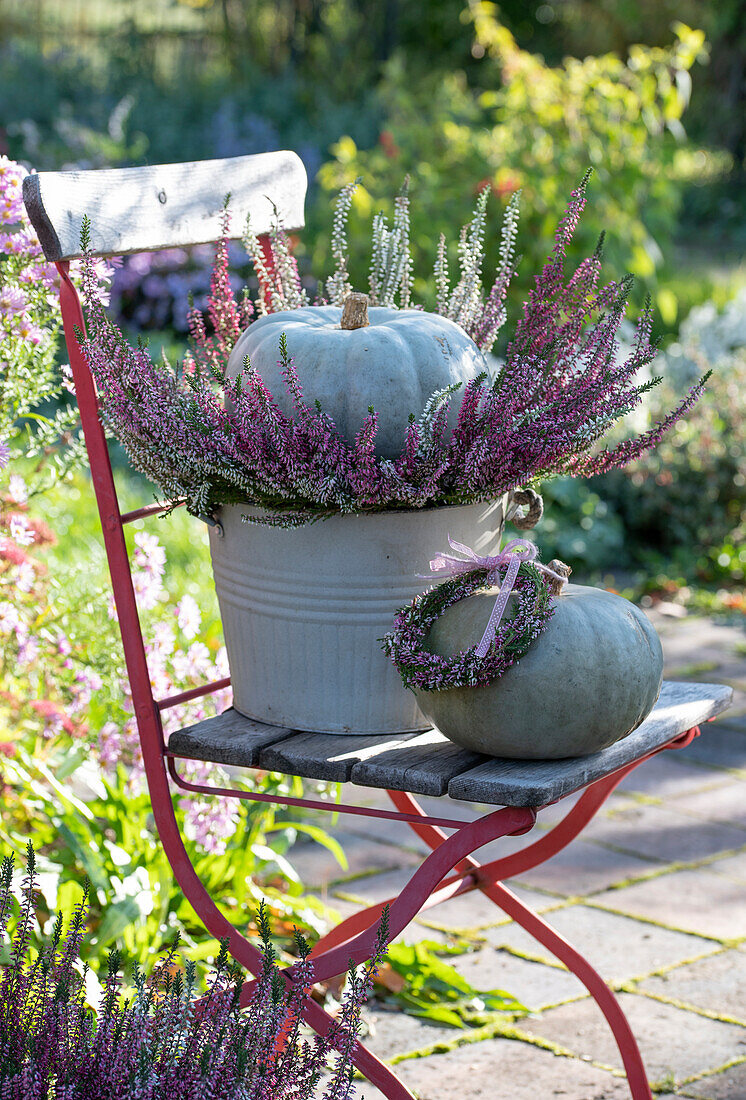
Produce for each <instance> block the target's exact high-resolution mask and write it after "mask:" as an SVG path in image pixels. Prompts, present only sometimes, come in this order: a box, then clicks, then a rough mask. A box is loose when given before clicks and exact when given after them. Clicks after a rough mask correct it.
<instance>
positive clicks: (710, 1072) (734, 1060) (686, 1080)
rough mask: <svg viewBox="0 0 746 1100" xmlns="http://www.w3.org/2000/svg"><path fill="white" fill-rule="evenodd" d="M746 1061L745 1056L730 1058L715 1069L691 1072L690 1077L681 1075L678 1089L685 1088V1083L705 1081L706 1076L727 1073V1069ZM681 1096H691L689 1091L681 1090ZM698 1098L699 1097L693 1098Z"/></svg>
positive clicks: (697, 1099)
mask: <svg viewBox="0 0 746 1100" xmlns="http://www.w3.org/2000/svg"><path fill="white" fill-rule="evenodd" d="M744 1062H746V1057H740V1058H731V1060H730V1062H724V1063H723V1065H722V1066H718V1067H717V1069H707V1070H703V1072H702V1073H695V1074H692V1076H691V1077H683V1078H682V1079H681V1081H679V1085H678V1087H679V1089H685V1088H686V1087H687V1085H695V1084H696V1083H697V1081H706V1080H707V1078H708V1077H720V1076H721V1075H722V1074H723V1073H727V1071H728V1070H729V1069H734V1068H735V1066H742V1065H743V1063H744ZM681 1095H682V1096H691V1093H686V1092H682V1093H681ZM695 1100H699V1098H698V1097H697V1098H695Z"/></svg>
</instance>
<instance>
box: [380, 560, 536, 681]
mask: <svg viewBox="0 0 746 1100" xmlns="http://www.w3.org/2000/svg"><path fill="white" fill-rule="evenodd" d="M495 583H496V581H495V577H494V573H493V572H492V570H491V569H490V568H488V567H485V568H477V569H473V570H469V571H468V572H464V573H462V574H461V575H460V576H456V577H453V578H452V579H451V580H448V581H444V582H443V584H439V585H437V586H436V587H435V588H432V589H430V591H428V592H424V593H422V594H421V595H419V596H416V597H415V598H414V600H412V602H411V604H409V605H408V606H406V607H402V608H400V609H399V610H398V611H397V613H396V618H395V620H394V626H393V629H392V630H391V631H390V632H389V633H388V634H386V635H385V637H384V639H383V649H384V650H385V652H386V653H387V654H388V655H389V657H391V659H392V661H393V662H394V664H395V665H396V667H397V669H398V671H399V675H400V676H401V678H402V683H403V684H404V686H405V687H409V688H419V689H420V690H422V691H446V690H447V689H449V688H458V687H478V686H480V685H483V684H489V683H492V681H493V680H495V679H497V678H498V677H499V676H502V674H503V673H504V672H505V671H506V670H507V669H509V668H510V667H511V665H514V664H515V662H516V661H517V660H519V659H520V658H521V657H522V656H523V655H524V654H525V653H526V651H527V650H528V648H529V647H530V645H531V644H532V642H534V641H535V640H536V638H538V637H539V635H540V634H542V633H543V632H544V630H545V629H546V628H547V626H548V625H549V620H550V619H551V617H552V614H553V613H554V607H553V605H552V603H551V602H550V592H549V588H548V586H547V583H546V581H545V579H544V577H543V576H542V574H541V573H540V572H539V570H538V569H537V568H536V567H535V566H534V565H531V563H530V562H522V563H521V565H520V568H519V571H518V574H517V576H516V578H515V581H514V584H513V589H512V591H513V592H514V593H515V595H516V607H515V610H514V613H513V614H512V615H511V616H510V617H509V619H508V620H507V621H506V622H505V623H503V624H502V626H501V627H500V629H498V630H497V631H496V632H495V635H494V637H493V639H492V641H491V642H490V645H489V649H488V650H487V652H486V654H485V655H484V657H480V656H479V654H478V653H477V645H476V643H475V645H473V646H471V647H470V648H469V649H467V650H463V651H461V652H459V653H455V654H453V655H451V656H448V657H443V656H442V655H440V654H437V653H433V652H432V651H431V650H428V649H427V648H426V644H427V637H428V635H429V633H430V631H431V630H432V628H433V626H434V624H435V623H436V622H437V620H438V619H439V618H440V616H441V615H442V614H443V612H444V611H446V610H447V609H448V608H449V607H451V606H452V605H453V604H455V603H458V601H459V600H463V599H468V597H469V596H472V595H473V594H474V593H475V592H478V591H480V590H481V589H484V588H489V587H491V586H492V585H493V584H495Z"/></svg>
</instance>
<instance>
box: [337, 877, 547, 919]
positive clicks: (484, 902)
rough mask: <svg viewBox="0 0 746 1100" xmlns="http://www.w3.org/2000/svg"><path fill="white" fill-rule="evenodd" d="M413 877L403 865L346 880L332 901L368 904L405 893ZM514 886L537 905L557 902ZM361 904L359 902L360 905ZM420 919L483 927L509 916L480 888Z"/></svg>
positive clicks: (530, 902) (533, 904) (437, 906)
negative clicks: (394, 869)
mask: <svg viewBox="0 0 746 1100" xmlns="http://www.w3.org/2000/svg"><path fill="white" fill-rule="evenodd" d="M410 878H411V871H408V870H406V869H402V870H398V871H388V872H384V873H383V874H380V875H370V876H368V877H366V878H360V879H355V880H354V881H353V882H348V883H343V884H340V885H339V886H337V887H335V888H334V890H333V891H332V897H331V899H330V900H331V904H335V898H336V897H342V898H343V900H348V899H352V900H356V899H359V902H360V903H363V902H365V903H366V904H368V905H372V904H373V903H374V902H377V901H384V900H386V899H388V898H394V897H396V896H397V895H398V894H399V893H401V890H402V889H403V887H404V886H405V885H406V883H407V882H408V881H409V879H410ZM511 889H512V890H513V891H514V893H515V894H517V895H518V897H519V898H520V899H521V901H523V902H525V904H526V905H530V906H531V907H532V908H534V909H537V910H542V909H547V908H553V907H555V906H556V905H557V900H556V899H555V898H551V897H547V896H546V894H541V893H538V892H537V891H535V890H530V889H527V888H526V887H524V886H520V885H515V884H511ZM359 907H360V906H359V905H358V906H357V908H359ZM419 919H420V920H421V921H424V922H427V923H432V924H434V925H437V926H438V927H441V926H442V927H444V928H447V929H454V930H458V929H480V928H484V927H487V926H490V925H494V924H502V923H505V922H507V920H508V918H507V917H506V916H505V913H504V912H503V911H502V909H500V908H498V906H496V905H495V904H494V902H491V901H490V900H489V898H486V897H485V896H484V894H482V893H481V892H480V891H479V890H474V891H472V892H471V893H469V894H466V895H461V896H460V897H457V898H451V899H450V900H449V901H444V902H441V904H440V905H435V906H433V908H432V909H427V910H425V912H423V913H421V914H420V918H419Z"/></svg>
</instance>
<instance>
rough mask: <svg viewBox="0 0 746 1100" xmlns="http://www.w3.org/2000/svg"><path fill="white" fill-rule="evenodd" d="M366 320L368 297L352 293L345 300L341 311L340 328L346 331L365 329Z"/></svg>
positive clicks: (367, 323)
mask: <svg viewBox="0 0 746 1100" xmlns="http://www.w3.org/2000/svg"><path fill="white" fill-rule="evenodd" d="M369 324H370V321H369V320H368V295H367V294H358V293H357V292H356V291H354V290H353V291H352V292H351V293H350V294H348V295H347V297H346V298H345V304H344V307H343V309H342V321H341V327H342V328H346V329H353V328H366V326H367V325H369Z"/></svg>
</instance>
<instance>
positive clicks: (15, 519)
mask: <svg viewBox="0 0 746 1100" xmlns="http://www.w3.org/2000/svg"><path fill="white" fill-rule="evenodd" d="M10 537H11V538H12V539H13V541H14V542H17V543H18V545H19V546H30V545H31V543H32V542H33V541H34V532H33V531H32V529H31V528H30V527H29V525H28V523H27V521H26V520H25V519H24V517H23V516H11V517H10Z"/></svg>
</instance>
